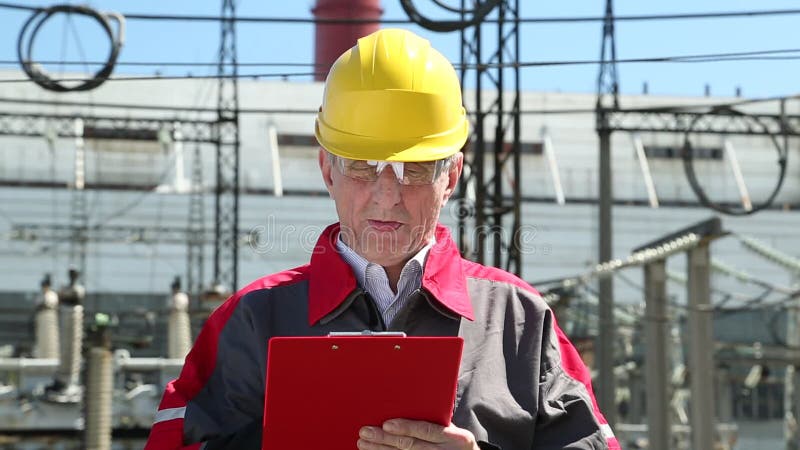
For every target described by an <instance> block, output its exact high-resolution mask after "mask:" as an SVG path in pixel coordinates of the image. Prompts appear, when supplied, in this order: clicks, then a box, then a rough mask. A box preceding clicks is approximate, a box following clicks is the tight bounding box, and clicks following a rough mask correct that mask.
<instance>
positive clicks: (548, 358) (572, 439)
mask: <svg viewBox="0 0 800 450" xmlns="http://www.w3.org/2000/svg"><path fill="white" fill-rule="evenodd" d="M543 325H544V326H543V330H542V333H543V336H542V337H543V339H542V362H541V373H540V377H539V404H538V414H537V417H536V431H535V434H534V445H533V449H535V450H547V449H582V450H588V449H608V448H618V447H615V445H616V440H615V439H613V444H612V443H611V441H609V440H607V438H606V436H605V435H604V428H608V425H605V419H604V418H603V417H602V415H601V414H600V413H599V411H598V410H597V408H596V406H595V403H594V398H593V395H592V393H591V391H590V388H591V384H590V383H591V380H590V375H589V372H588V370H587V369H586V367H585V366H584V364H583V362H582V361H581V360H580V356H579V355H578V352H577V351H576V350H575V348H574V347H573V346H572V344H571V343H570V342H569V340H567V338H566V337H565V336H564V335H563V333H561V332H560V330H558V328H557V326H556V325H555V322H554V319H553V314H552V311H548V312H547V314H546V315H545V320H544V324H543ZM587 384H588V386H587ZM608 429H609V431H610V428H608ZM612 438H613V436H612ZM611 445H614V446H611Z"/></svg>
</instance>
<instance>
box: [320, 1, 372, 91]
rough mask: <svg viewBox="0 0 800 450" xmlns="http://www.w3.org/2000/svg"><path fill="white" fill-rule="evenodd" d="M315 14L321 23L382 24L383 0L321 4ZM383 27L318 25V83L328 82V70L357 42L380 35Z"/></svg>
mask: <svg viewBox="0 0 800 450" xmlns="http://www.w3.org/2000/svg"><path fill="white" fill-rule="evenodd" d="M311 13H312V14H314V17H315V18H317V19H360V20H365V19H369V20H378V19H380V18H381V15H382V14H383V9H382V8H381V1H380V0H317V4H316V6H314V8H312V9H311ZM379 27H380V24H378V23H377V22H371V23H342V24H339V23H318V24H317V26H316V30H315V32H316V39H315V48H314V64H315V66H314V71H315V72H316V75H315V76H314V79H315V80H316V81H325V77H327V76H328V70H330V68H331V65H333V63H334V61H336V58H338V57H339V55H341V54H342V53H344V52H345V51H346V50H347V49H349V48H350V47H352V46H354V45H356V41H357V40H358V39H359V38H361V37H364V36H366V35H368V34H370V33H373V32H375V31H378V28H379Z"/></svg>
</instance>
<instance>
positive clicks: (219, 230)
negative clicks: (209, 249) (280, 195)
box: [214, 0, 239, 292]
mask: <svg viewBox="0 0 800 450" xmlns="http://www.w3.org/2000/svg"><path fill="white" fill-rule="evenodd" d="M235 17H236V6H235V2H234V0H223V2H222V30H221V38H220V47H219V66H218V70H217V74H218V75H219V84H218V98H217V100H218V101H217V136H216V137H217V142H216V145H217V185H216V202H215V208H214V210H215V217H214V219H215V236H216V239H215V245H214V284H219V285H221V286H223V287H224V288H225V289H229V290H230V291H231V292H234V291H235V290H236V287H237V277H238V266H239V258H238V256H239V250H238V243H237V230H238V228H239V82H238V79H237V76H238V67H237V62H236V21H235Z"/></svg>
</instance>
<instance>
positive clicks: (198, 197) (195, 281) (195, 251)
mask: <svg viewBox="0 0 800 450" xmlns="http://www.w3.org/2000/svg"><path fill="white" fill-rule="evenodd" d="M191 179H192V181H191V185H190V187H189V188H190V189H191V192H190V194H189V195H190V197H189V222H188V223H187V226H186V231H187V233H188V234H189V235H188V236H187V237H188V240H187V245H186V292H188V293H189V296H190V297H191V298H199V295H200V293H201V292H202V289H203V282H204V280H203V278H204V276H205V257H204V256H205V255H204V246H203V238H202V236H203V235H204V234H205V232H206V225H205V219H206V217H205V203H204V202H203V162H202V156H201V154H200V144H196V146H195V149H194V157H193V159H192V178H191Z"/></svg>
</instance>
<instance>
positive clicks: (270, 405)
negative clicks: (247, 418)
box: [262, 333, 464, 450]
mask: <svg viewBox="0 0 800 450" xmlns="http://www.w3.org/2000/svg"><path fill="white" fill-rule="evenodd" d="M354 334H358V333H354ZM463 344H464V341H463V339H462V338H460V337H403V336H381V335H372V334H370V335H368V336H361V335H359V336H353V335H347V336H341V335H339V336H322V337H274V338H272V339H270V340H269V351H268V353H267V355H268V356H267V378H266V389H265V398H264V428H263V440H262V450H285V449H302V450H313V449H326V450H356V449H357V447H356V441H357V440H358V430H359V429H360V428H361V427H362V426H365V425H373V426H381V424H382V423H383V422H384V421H386V420H388V419H394V418H407V419H413V420H426V421H429V422H435V423H439V424H441V425H447V424H449V423H450V419H451V418H452V414H453V406H454V403H455V396H456V383H457V381H458V368H459V365H460V362H461V350H462V348H463Z"/></svg>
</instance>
